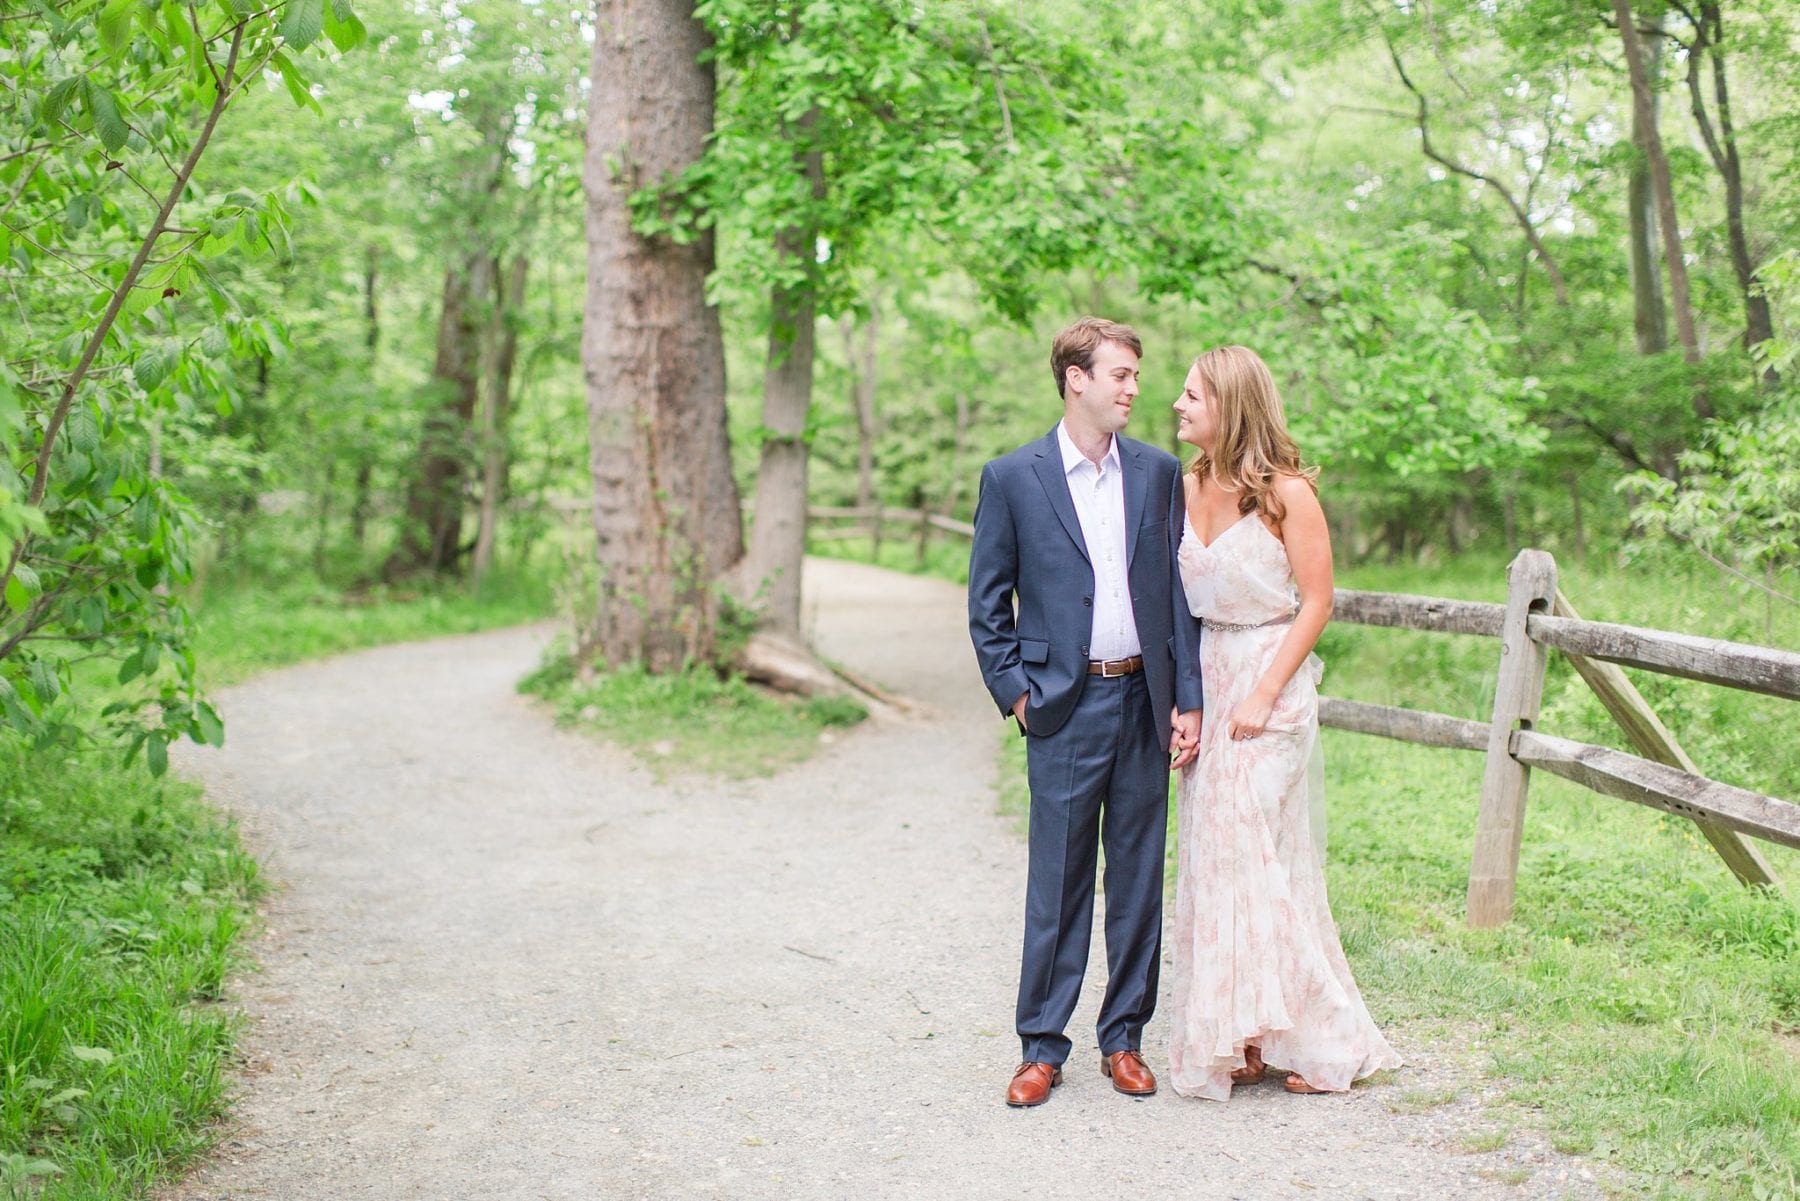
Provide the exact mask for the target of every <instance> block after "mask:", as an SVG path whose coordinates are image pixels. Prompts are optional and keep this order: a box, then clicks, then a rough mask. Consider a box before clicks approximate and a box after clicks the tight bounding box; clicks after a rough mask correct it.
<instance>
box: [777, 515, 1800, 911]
mask: <svg viewBox="0 0 1800 1201" xmlns="http://www.w3.org/2000/svg"><path fill="white" fill-rule="evenodd" d="M808 516H810V517H813V518H815V519H819V520H825V521H832V520H836V521H849V522H853V523H855V525H854V526H852V527H851V528H850V529H848V530H846V531H845V534H849V533H866V532H868V531H870V530H878V529H879V528H880V527H881V526H882V525H883V524H890V523H891V524H896V525H900V526H902V527H903V528H906V529H909V530H916V531H917V537H918V554H919V558H920V561H921V562H923V560H924V556H925V548H926V545H927V542H928V540H929V538H930V537H931V534H932V531H934V530H938V531H943V532H945V533H951V534H957V535H961V536H963V537H972V536H973V534H974V527H973V526H970V525H969V524H967V523H966V522H958V521H953V520H951V519H949V518H946V517H942V516H940V515H938V514H936V513H931V512H927V511H925V510H917V511H914V510H901V509H858V508H817V509H812V510H810V511H809V513H808ZM815 536H816V535H815ZM840 536H843V535H840ZM1332 620H1334V621H1345V622H1350V623H1352V624H1355V625H1366V626H1389V627H1398V628H1401V629H1409V630H1427V631H1434V632H1437V633H1444V634H1474V635H1479V636H1483V637H1488V638H1495V639H1498V640H1499V643H1500V669H1499V673H1498V676H1497V678H1496V682H1495V686H1494V705H1493V711H1492V714H1491V715H1490V717H1489V718H1488V720H1487V721H1471V720H1469V719H1467V718H1461V717H1452V716H1450V715H1449V714H1445V713H1432V712H1428V711H1425V710H1419V709H1400V708H1396V707H1394V706H1391V705H1373V704H1368V703H1366V702H1363V701H1351V700H1344V699H1343V698H1341V697H1329V696H1328V697H1321V698H1320V705H1319V721H1320V724H1322V725H1325V726H1329V727H1331V728H1333V729H1338V730H1348V731H1351V732H1354V733H1359V734H1375V735H1379V736H1381V737H1383V738H1394V739H1398V740H1399V741H1401V742H1411V743H1417V744H1419V745H1422V746H1435V747H1451V748H1455V749H1459V750H1470V751H1482V752H1484V753H1485V754H1486V755H1487V766H1486V770H1485V771H1484V772H1483V774H1482V780H1481V802H1480V810H1479V812H1478V814H1477V817H1476V823H1475V850H1474V856H1473V861H1472V863H1471V865H1470V869H1469V894H1468V923H1469V925H1471V926H1474V927H1489V926H1498V925H1501V924H1503V923H1505V922H1506V921H1507V919H1509V918H1510V917H1511V916H1512V910H1513V898H1514V895H1515V893H1516V891H1517V885H1518V874H1519V844H1520V840H1521V838H1522V836H1523V834H1524V829H1525V800H1526V794H1527V792H1528V790H1529V787H1530V783H1531V770H1532V769H1533V768H1537V769H1539V770H1542V771H1547V772H1550V773H1551V774H1552V775H1557V776H1561V777H1563V778H1564V779H1567V780H1572V781H1574V782H1575V783H1577V784H1580V785H1582V786H1584V787H1586V788H1589V789H1591V790H1593V791H1595V792H1598V793H1601V794H1603V795H1605V796H1610V797H1616V798H1618V799H1619V800H1624V801H1631V802H1634V803H1636V804H1639V805H1647V806H1649V807H1650V808H1653V809H1661V810H1663V811H1664V812H1667V813H1672V814H1675V815H1676V816H1678V817H1683V818H1687V819H1689V820H1691V821H1692V822H1693V823H1694V824H1695V825H1696V826H1698V827H1699V829H1700V832H1701V834H1703V835H1704V836H1705V837H1706V840H1707V842H1709V843H1711V844H1712V847H1713V849H1714V850H1716V851H1717V852H1718V853H1719V856H1720V857H1721V858H1722V859H1724V861H1725V863H1726V866H1728V867H1729V868H1730V869H1731V871H1732V873H1733V874H1734V875H1736V876H1737V878H1738V879H1739V880H1741V881H1743V882H1744V883H1745V884H1746V885H1754V886H1759V887H1767V888H1774V887H1779V885H1778V882H1777V881H1776V879H1775V874H1774V872H1773V871H1771V870H1770V867H1769V864H1768V862H1767V861H1766V860H1765V859H1764V858H1763V857H1762V855H1760V854H1759V853H1758V852H1757V850H1756V848H1755V846H1753V845H1752V844H1751V843H1749V842H1746V841H1745V839H1744V835H1749V836H1751V837H1753V838H1760V839H1766V840H1768V841H1770V842H1776V843H1781V844H1783V845H1786V846H1791V847H1800V805H1795V804H1793V803H1791V802H1789V801H1786V800H1782V799H1780V798H1777V797H1772V796H1765V795H1763V794H1762V793H1759V792H1753V791H1751V790H1749V789H1747V788H1739V787H1737V786H1735V785H1732V784H1726V783H1723V782H1721V781H1718V780H1712V779H1708V778H1707V777H1706V775H1705V774H1704V773H1702V772H1701V771H1700V769H1699V767H1698V766H1696V765H1695V763H1694V761H1693V760H1692V759H1691V758H1689V757H1688V754H1687V752H1686V751H1684V750H1683V749H1682V748H1681V744H1680V743H1679V742H1678V741H1676V739H1675V736H1674V735H1673V734H1671V733H1670V732H1669V730H1668V728H1667V727H1666V726H1664V725H1663V723H1662V721H1661V720H1660V719H1659V718H1658V717H1657V715H1656V713H1655V711H1654V710H1652V709H1651V708H1650V705H1649V703H1648V702H1646V701H1645V700H1644V698H1643V695H1642V694H1641V693H1639V692H1638V690H1637V688H1636V687H1634V686H1633V685H1632V683H1631V681H1630V680H1629V679H1627V678H1626V675H1625V673H1624V672H1623V671H1621V670H1620V668H1619V665H1620V664H1623V665H1624V666H1626V667H1636V668H1642V669H1644V670H1647V671H1653V672H1659V673H1662V674H1664V675H1673V676H1682V677H1685V678H1687V679H1690V680H1702V681H1705V682H1706V683H1709V684H1719V685H1723V686H1724V687H1727V688H1737V689H1741V690H1744V691H1749V692H1760V693H1764V694H1767V695H1769V696H1778V697H1785V698H1787V699H1788V700H1800V655H1797V654H1794V653H1792V652H1789V651H1782V650H1774V649H1772V648H1769V647H1762V646H1751V645H1747V644H1744V643H1737V642H1722V641H1719V640H1717V639H1712V638H1696V637H1693V636H1691V635H1687V634H1674V633H1669V632H1667V631H1663V630H1650V629H1641V628H1639V627H1636V626H1625V625H1614V624H1611V623H1608V622H1598V621H1583V620H1582V619H1581V616H1580V614H1578V613H1576V612H1575V609H1574V606H1573V605H1571V604H1570V603H1569V600H1568V598H1567V597H1565V596H1564V595H1563V594H1562V593H1561V592H1560V591H1559V590H1558V589H1557V586H1556V560H1555V559H1553V558H1552V557H1551V556H1550V555H1549V554H1547V553H1545V552H1544V551H1540V550H1525V551H1521V552H1520V553H1519V555H1518V557H1517V558H1516V559H1514V560H1513V562H1512V564H1511V565H1510V566H1509V567H1508V568H1507V597H1506V603H1505V604H1492V603H1484V602H1479V601H1462V600H1447V599H1444V598H1441V597H1435V596H1407V595H1403V594H1399V593H1388V592H1362V591H1356V590H1353V589H1346V588H1340V589H1338V590H1337V593H1336V596H1335V601H1334V604H1333V609H1332ZM1553 649H1554V650H1558V651H1561V652H1562V653H1563V654H1565V655H1567V656H1568V658H1569V662H1570V664H1571V665H1572V666H1573V667H1574V668H1575V671H1576V673H1577V674H1578V675H1580V676H1581V678H1582V679H1583V680H1584V681H1586V683H1587V685H1588V686H1589V687H1590V688H1592V689H1593V690H1594V693H1595V695H1596V696H1598V697H1599V699H1600V702H1601V704H1602V705H1604V706H1605V707H1606V710H1607V712H1608V713H1610V714H1611V715H1612V717H1613V720H1614V721H1616V722H1618V724H1619V726H1620V728H1621V729H1622V730H1623V731H1624V733H1625V736H1626V738H1627V739H1628V740H1629V741H1630V742H1631V744H1632V745H1633V746H1635V747H1636V748H1637V750H1638V752H1639V753H1638V754H1635V755H1633V754H1627V753H1626V752H1624V751H1617V750H1613V749H1612V748H1610V747H1602V746H1593V745H1591V744H1588V743H1583V742H1574V741H1571V740H1570V739H1567V738H1558V737H1556V736H1554V735H1551V734H1546V733H1543V732H1542V731H1540V730H1538V729H1537V728H1536V727H1537V719H1538V707H1539V705H1540V703H1541V702H1542V699H1543V694H1544V673H1545V670H1546V668H1547V666H1548V661H1549V652H1550V651H1551V650H1553Z"/></svg>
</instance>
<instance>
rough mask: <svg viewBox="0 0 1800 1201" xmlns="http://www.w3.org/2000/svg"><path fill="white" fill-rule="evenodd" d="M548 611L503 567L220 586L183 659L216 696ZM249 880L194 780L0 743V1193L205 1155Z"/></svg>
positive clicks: (543, 585) (64, 1189)
mask: <svg viewBox="0 0 1800 1201" xmlns="http://www.w3.org/2000/svg"><path fill="white" fill-rule="evenodd" d="M269 578H283V579H285V580H286V581H287V582H285V583H283V584H281V585H279V586H276V587H266V586H263V585H261V584H260V583H259V580H266V579H269ZM553 608H554V605H553V602H552V597H551V590H550V587H549V584H548V583H547V582H546V581H544V580H541V579H538V578H535V577H533V576H530V575H526V574H525V573H519V572H515V573H512V574H507V573H504V572H500V573H496V574H495V575H494V576H493V577H491V578H490V580H489V581H488V583H487V585H486V586H484V587H483V588H481V589H479V590H471V589H469V588H467V587H466V586H457V585H450V586H443V587H438V588H433V589H412V590H406V591H395V590H387V589H375V590H368V591H357V590H346V589H343V588H338V587H333V586H330V585H328V584H325V583H321V582H319V581H317V580H316V579H314V578H312V577H311V574H310V573H301V574H300V575H298V576H293V575H286V576H283V575H280V573H277V572H275V571H272V570H271V571H260V572H241V573H238V574H236V575H223V574H221V575H219V576H216V577H215V578H214V580H213V581H212V582H211V584H210V586H209V587H208V588H207V590H206V591H205V593H204V594H203V595H202V596H201V597H200V598H199V600H198V603H197V604H196V607H195V616H196V627H197V637H196V642H195V651H196V654H197V656H198V659H199V663H200V675H201V679H202V680H203V682H204V683H205V684H206V685H207V686H208V687H210V688H219V687H223V686H225V685H228V684H231V683H234V682H236V681H238V680H241V679H244V678H245V677H247V676H249V675H252V674H254V673H255V672H258V671H262V670H266V669H269V668H273V667H279V666H283V665H285V664H289V663H295V662H299V661H301V660H305V659H311V658H317V657H320V656H323V655H329V654H335V653H338V652H342V651H348V650H353V649H356V648H359V647H366V646H373V645H376V644H380V643H388V642H396V641H404V640H410V639H415V638H425V637H431V636H437V635H442V634H452V633H463V632H468V631H473V630H481V629H488V628H493V627H499V626H506V625H512V624H517V623H519V622H524V621H530V620H534V619H538V618H542V617H547V616H549V615H550V614H551V612H552V611H553ZM81 679H82V681H83V683H84V685H85V687H84V689H83V693H84V698H83V711H84V712H87V713H88V714H89V716H90V717H91V716H92V714H93V713H96V712H97V711H98V708H99V706H100V705H101V704H103V703H105V701H106V700H108V699H110V698H111V696H112V695H114V694H116V692H117V686H116V685H115V684H114V683H113V681H112V672H111V671H110V670H109V669H107V668H106V667H105V665H99V666H96V665H93V664H89V665H86V666H85V667H84V668H83V669H82V671H81ZM90 724H93V723H91V722H90ZM257 887H258V886H257V871H256V864H255V863H254V861H253V860H251V859H250V858H249V856H248V855H247V854H245V852H244V851H243V849H242V847H241V846H240V844H239V842H238V840H237V838H236V835H235V832H234V831H233V829H232V828H231V827H230V826H229V824H228V823H226V822H225V821H223V820H222V819H221V818H220V817H219V816H218V814H217V813H215V812H214V811H213V810H212V809H210V808H209V807H208V806H207V805H205V804H204V803H203V801H202V800H201V798H200V790H199V788H198V787H197V786H195V785H192V784H189V783H186V782H182V781H176V780H168V779H165V780H163V781H155V780H152V779H151V777H150V776H149V774H148V772H147V771H145V769H144V767H143V764H142V761H141V759H140V760H139V761H138V762H136V763H135V764H133V765H132V766H130V767H121V765H120V755H119V751H118V750H117V749H116V748H112V747H108V746H103V745H102V746H95V745H93V744H86V745H84V746H82V747H81V748H80V749H68V748H52V749H48V750H35V751H26V750H24V749H22V748H20V747H18V746H17V745H16V744H13V743H5V742H0V1198H8V1197H13V1196H18V1197H42V1198H45V1199H48V1201H56V1199H66V1201H76V1199H80V1201H92V1199H94V1198H100V1197H127V1196H141V1195H144V1194H145V1193H147V1192H148V1191H149V1189H150V1188H151V1186H152V1185H153V1184H154V1183H156V1182H158V1181H162V1180H166V1179H167V1178H168V1177H169V1176H170V1175H171V1174H173V1173H174V1172H176V1171H178V1170H179V1169H180V1167H181V1166H182V1165H183V1164H184V1163H186V1162H189V1161H191V1160H192V1159H193V1158H194V1157H195V1156H196V1155H198V1154H199V1153H200V1152H202V1151H203V1150H204V1149H205V1148H206V1147H207V1145H208V1144H209V1142H210V1140H211V1138H212V1132H213V1130H214V1128H215V1123H216V1120H217V1118H218V1117H219V1115H220V1113H221V1111H222V1109H223V1106H224V1091H225V1073H226V1070H227V1067H228V1064H229V1057H230V1054H231V1047H232V1040H233V1034H234V1032H235V1026H234V1022H233V1020H232V1018H231V1017H229V1016H228V1014H227V1011H226V1010H225V1008H224V1007H222V1006H219V1005H217V1004H216V1002H217V1001H218V1000H219V999H220V997H221V996H222V993H223V989H224V982H225V979H226V976H227V974H228V973H229V972H230V971H231V970H232V969H233V968H235V967H236V966H237V965H238V956H239V955H240V949H239V948H240V939H241V935H242V933H243V931H244V930H245V929H246V928H247V927H248V926H249V925H250V924H251V923H252V922H253V921H254V900H255V897H256V894H257Z"/></svg>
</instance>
